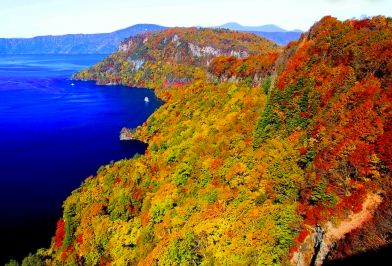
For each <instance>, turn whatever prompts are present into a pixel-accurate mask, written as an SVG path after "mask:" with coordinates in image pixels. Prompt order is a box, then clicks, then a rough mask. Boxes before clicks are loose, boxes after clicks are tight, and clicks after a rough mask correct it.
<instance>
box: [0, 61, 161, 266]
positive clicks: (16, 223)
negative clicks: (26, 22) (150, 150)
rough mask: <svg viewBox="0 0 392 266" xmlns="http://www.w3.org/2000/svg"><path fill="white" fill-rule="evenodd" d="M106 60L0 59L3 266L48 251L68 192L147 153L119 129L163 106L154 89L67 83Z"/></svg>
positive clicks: (0, 255) (0, 236) (0, 234)
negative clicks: (115, 163)
mask: <svg viewBox="0 0 392 266" xmlns="http://www.w3.org/2000/svg"><path fill="white" fill-rule="evenodd" d="M102 58H103V56H102V55H96V56H95V55H85V56H68V55H62V56H59V55H43V56H35V55H34V56H1V55H0V242H1V243H0V245H1V246H2V247H1V249H0V265H2V264H3V263H4V262H6V261H8V260H9V259H10V258H16V259H20V258H21V257H23V256H25V255H27V254H28V253H29V252H34V251H35V250H36V249H37V248H40V247H48V246H49V244H50V241H51V237H52V236H53V235H54V231H55V224H56V220H57V219H58V218H59V217H60V216H61V213H62V209H61V206H62V202H63V201H64V199H65V198H66V197H67V195H69V194H70V193H71V191H72V190H73V189H75V188H77V187H78V186H79V185H80V184H81V182H82V181H83V180H84V179H85V178H86V177H87V176H89V175H92V174H94V173H95V172H96V170H97V169H98V168H99V166H100V165H103V164H108V163H109V162H110V161H112V160H119V159H123V158H130V157H132V156H133V155H134V154H136V153H143V152H144V150H145V148H146V146H145V144H143V143H141V142H137V141H129V142H120V141H119V132H120V130H121V128H122V127H124V126H126V127H136V126H137V125H140V124H141V123H143V122H144V121H145V120H146V119H147V118H148V116H149V115H151V113H152V112H153V111H154V110H155V109H156V108H157V107H159V106H160V104H161V102H160V101H159V100H158V99H157V98H156V97H155V96H154V93H153V91H151V90H147V89H136V88H126V87H122V86H110V87H109V86H97V85H95V84H94V83H93V82H76V81H71V80H69V77H70V76H71V75H72V73H74V72H75V71H77V70H80V69H83V68H85V67H88V66H90V65H93V64H94V63H96V62H98V61H100V60H101V59H102ZM146 96H147V97H149V99H150V102H149V103H145V102H144V97H146Z"/></svg>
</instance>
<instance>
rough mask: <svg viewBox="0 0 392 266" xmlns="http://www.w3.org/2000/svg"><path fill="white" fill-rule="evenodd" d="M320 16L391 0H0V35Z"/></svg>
mask: <svg viewBox="0 0 392 266" xmlns="http://www.w3.org/2000/svg"><path fill="white" fill-rule="evenodd" d="M325 15H332V16H335V17H337V18H339V19H341V20H344V19H349V18H353V17H356V18H359V17H361V16H362V15H367V16H374V15H384V16H392V0H138V1H135V0H0V37H4V38H11V37H33V36H39V35H61V34H67V33H101V32H112V31H115V30H118V29H122V28H126V27H129V26H132V25H134V24H138V23H153V24H159V25H163V26H184V27H189V26H217V25H222V24H225V23H227V22H237V23H240V24H242V25H246V26H260V25H265V24H275V25H278V26H280V27H283V28H285V29H287V30H293V29H301V30H304V31H306V30H307V29H309V27H310V26H312V25H313V24H314V22H316V21H317V20H319V19H320V18H322V17H323V16H325Z"/></svg>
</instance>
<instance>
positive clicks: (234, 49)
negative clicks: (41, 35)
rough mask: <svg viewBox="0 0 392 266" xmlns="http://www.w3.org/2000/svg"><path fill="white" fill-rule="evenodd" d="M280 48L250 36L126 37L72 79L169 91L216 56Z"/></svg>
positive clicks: (176, 33)
mask: <svg viewBox="0 0 392 266" xmlns="http://www.w3.org/2000/svg"><path fill="white" fill-rule="evenodd" d="M280 50H281V49H280V48H279V47H278V46H277V45H276V44H274V43H273V42H272V41H268V40H266V39H264V38H262V37H259V36H256V35H255V34H251V33H242V32H232V31H229V30H225V29H197V28H171V29H167V30H164V31H160V32H151V33H145V34H141V35H138V36H135V37H130V38H128V39H126V40H125V41H123V42H122V43H121V45H120V46H119V49H118V51H117V52H115V53H113V54H112V55H110V56H109V57H107V58H105V59H104V60H103V61H102V62H100V63H98V64H97V65H95V66H93V67H91V68H89V69H86V70H84V71H81V72H79V73H77V74H76V75H75V76H74V78H75V79H81V80H95V81H97V82H98V83H99V84H122V85H127V86H139V87H150V88H165V87H168V86H172V85H176V84H177V85H185V84H190V83H191V82H192V81H194V80H195V79H196V78H202V77H203V76H206V75H207V69H208V67H209V65H210V63H211V62H212V60H213V59H214V58H216V57H218V56H232V57H235V58H246V57H249V56H255V55H267V54H270V53H276V52H278V51H280ZM204 78H205V77H204Z"/></svg>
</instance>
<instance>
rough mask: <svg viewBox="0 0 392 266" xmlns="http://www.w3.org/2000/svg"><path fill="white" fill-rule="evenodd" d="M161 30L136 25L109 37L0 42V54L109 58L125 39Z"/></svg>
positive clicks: (147, 25) (107, 35)
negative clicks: (100, 55) (106, 55)
mask: <svg viewBox="0 0 392 266" xmlns="http://www.w3.org/2000/svg"><path fill="white" fill-rule="evenodd" d="M163 29H165V27H162V26H159V25H154V24H138V25H134V26H131V27H128V28H126V29H122V30H118V31H114V32H111V33H100V34H68V35H62V36H39V37H34V38H11V39H6V38H0V54H110V53H113V52H114V51H116V49H117V47H118V45H119V44H120V43H121V41H123V40H124V39H125V38H128V37H129V36H135V35H137V34H139V33H143V32H149V31H158V30H163Z"/></svg>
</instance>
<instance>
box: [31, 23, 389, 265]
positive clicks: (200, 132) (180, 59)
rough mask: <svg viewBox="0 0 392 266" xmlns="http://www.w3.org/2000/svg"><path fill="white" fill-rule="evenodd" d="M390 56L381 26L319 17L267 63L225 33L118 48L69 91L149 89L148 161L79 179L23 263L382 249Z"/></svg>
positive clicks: (294, 256)
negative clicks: (157, 99)
mask: <svg viewBox="0 0 392 266" xmlns="http://www.w3.org/2000/svg"><path fill="white" fill-rule="evenodd" d="M391 44H392V28H391V21H390V20H388V19H386V18H384V17H375V18H372V19H370V20H363V21H356V20H353V21H345V22H341V21H338V20H336V19H335V18H332V17H325V18H323V19H322V20H321V21H320V22H318V23H316V24H315V25H314V26H313V27H312V28H311V29H310V31H309V32H308V33H306V34H304V35H303V37H302V38H301V40H300V41H298V42H294V43H291V44H290V45H288V46H287V47H286V48H285V49H284V51H283V52H282V53H280V51H279V50H277V49H276V46H274V45H272V44H271V43H270V42H268V41H265V40H263V39H259V38H257V37H256V36H253V35H244V34H239V33H232V32H229V31H218V30H198V29H172V30H169V31H165V32H162V33H152V34H145V35H141V36H138V37H136V38H131V39H128V40H127V41H125V42H124V43H123V44H122V46H121V47H120V49H119V51H118V52H116V53H115V54H113V55H112V56H110V57H109V58H107V59H105V60H104V61H103V62H101V63H100V64H98V65H96V66H94V67H92V68H91V69H88V70H86V71H82V72H80V73H78V74H77V75H76V78H79V79H93V80H97V81H98V82H101V83H114V82H115V83H121V84H125V85H127V84H128V85H154V84H155V85H159V87H155V88H156V89H158V90H157V93H158V95H159V96H161V97H162V98H165V100H166V103H165V104H164V105H163V106H162V107H161V108H160V109H158V110H157V112H156V113H154V114H153V115H152V116H151V117H150V118H149V119H148V121H147V122H146V123H145V124H144V125H143V126H142V127H140V128H138V130H137V131H136V133H135V135H134V137H136V138H138V139H141V140H144V141H146V142H148V144H149V148H148V150H147V151H146V154H145V155H143V156H138V157H136V158H133V159H131V160H123V161H120V162H116V163H114V164H111V165H107V166H104V167H102V168H100V170H99V171H98V173H97V175H96V176H94V177H90V178H88V179H87V180H86V181H85V182H84V184H83V185H82V186H81V187H80V188H79V189H77V190H76V191H74V192H73V194H72V195H71V196H70V197H69V198H68V199H67V200H66V202H65V203H64V215H63V217H62V218H61V219H60V220H59V223H58V229H57V231H56V235H55V237H54V240H53V244H52V246H51V247H50V248H49V249H47V250H40V251H39V252H38V253H37V254H36V255H33V256H31V257H29V258H27V259H37V260H40V261H43V262H44V263H45V264H48V265H55V264H56V263H58V264H63V263H68V264H72V263H74V264H75V263H76V264H86V265H97V264H102V265H105V264H113V265H156V264H158V265H167V264H181V265H182V264H229V265H234V264H244V265H256V264H259V265H282V264H283V265H286V264H290V263H292V264H298V263H299V264H302V265H308V264H313V263H315V264H321V263H322V261H323V259H324V258H325V257H326V256H327V254H328V253H330V254H332V257H335V258H336V257H337V255H336V254H335V253H334V251H333V250H332V251H331V248H332V247H333V245H334V244H335V243H342V242H343V240H344V238H345V237H347V238H349V239H354V240H355V241H354V242H353V245H351V246H350V243H347V245H349V246H350V247H352V250H351V253H350V254H355V253H356V252H359V251H360V248H362V250H366V249H369V248H371V247H369V245H366V244H363V242H367V239H361V238H360V237H356V235H358V234H359V233H360V232H361V228H373V229H372V230H370V231H369V233H371V234H370V235H371V236H372V239H373V240H374V241H376V240H377V241H376V242H372V243H377V245H378V246H382V245H386V244H388V243H390V241H391V239H390V238H389V237H388V235H389V236H390V232H392V227H391V226H390V223H388V221H390V220H391V216H390V211H389V210H390V204H391V201H390V195H391V169H392V164H391V158H392V154H391V149H390V148H389V147H390V144H391V136H392V133H391V121H392V119H391V118H392V117H391V116H392V110H391V102H392V101H391V100H392V99H391V97H392V95H391V89H392V85H391V84H392V83H391V77H392V76H391V73H392V64H391V62H392V60H391V59H392V45H391ZM256 76H257V77H258V78H255V77H256ZM234 77H235V78H234ZM170 81H176V82H172V83H171V82H170ZM377 228H379V229H377ZM365 235H366V234H365ZM361 243H362V244H361ZM339 246H340V244H338V247H339Z"/></svg>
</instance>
